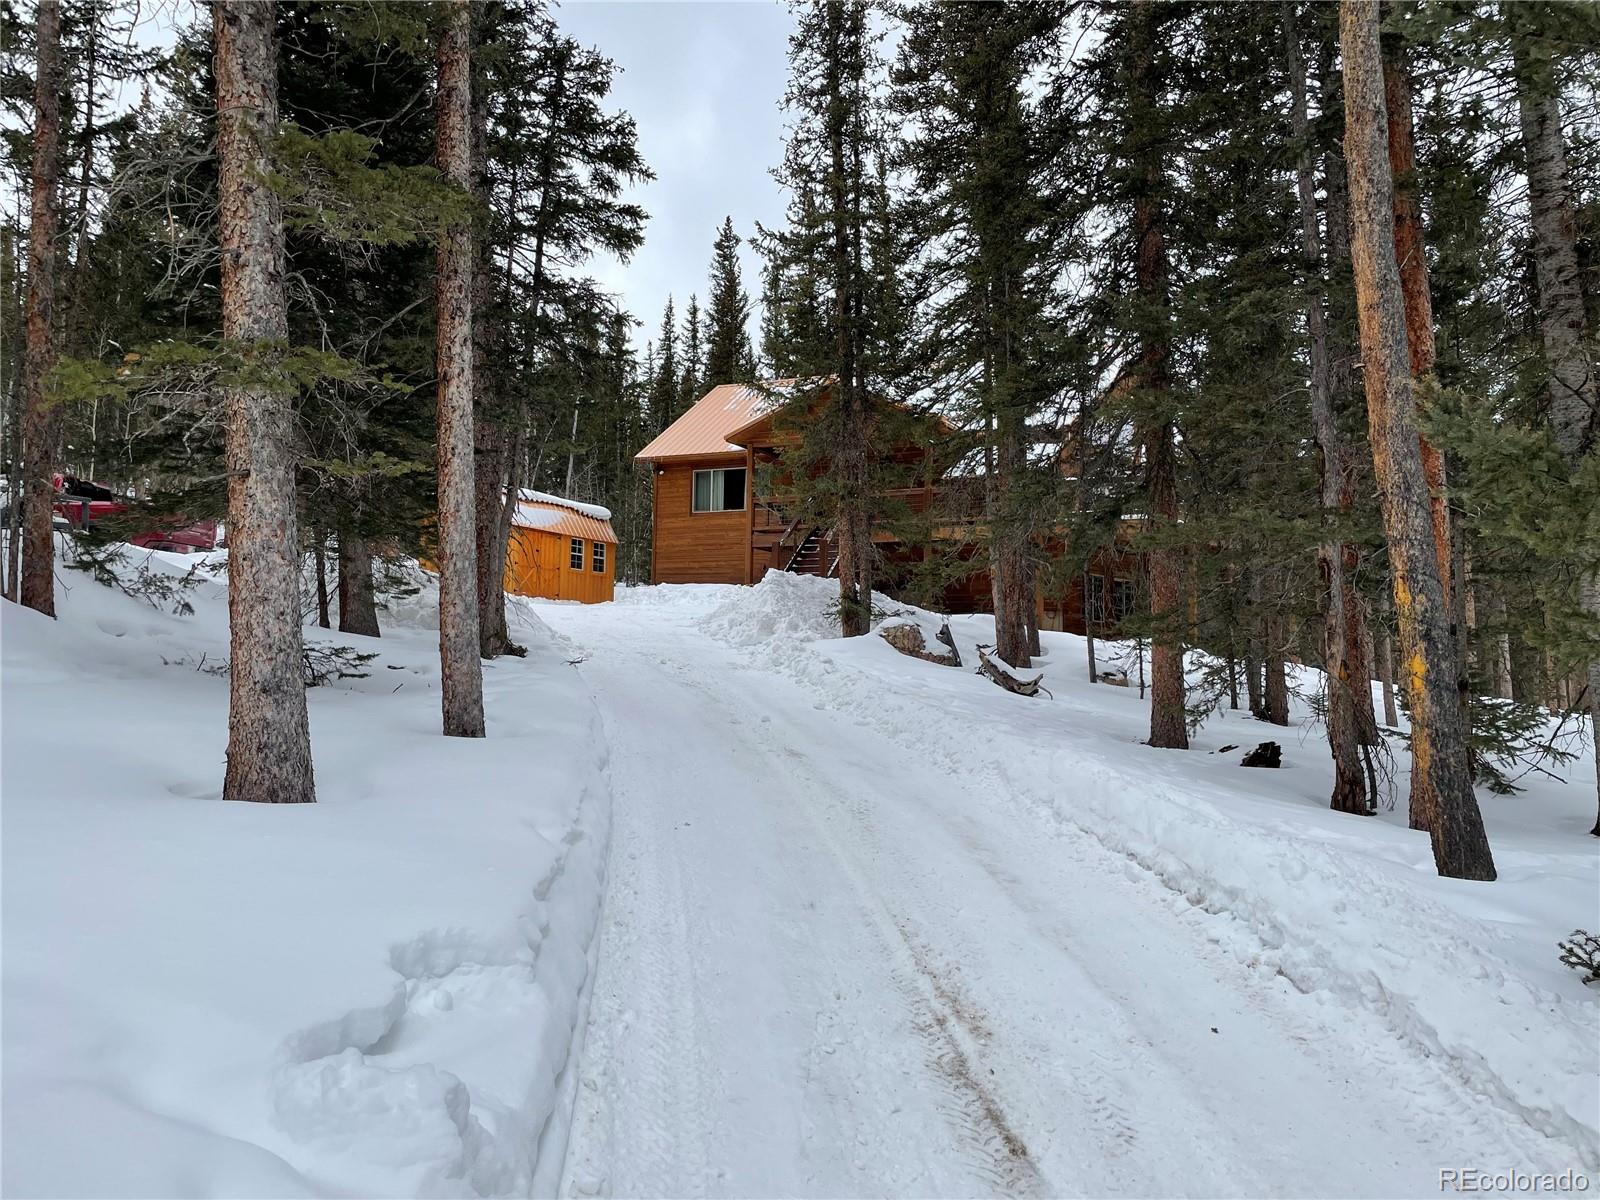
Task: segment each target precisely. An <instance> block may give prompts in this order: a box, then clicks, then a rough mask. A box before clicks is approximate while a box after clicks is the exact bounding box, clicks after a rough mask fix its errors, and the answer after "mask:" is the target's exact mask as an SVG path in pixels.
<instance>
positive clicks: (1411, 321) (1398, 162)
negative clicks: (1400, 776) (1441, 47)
mask: <svg viewBox="0 0 1600 1200" xmlns="http://www.w3.org/2000/svg"><path fill="white" fill-rule="evenodd" d="M1380 54H1381V57H1382V62H1383V93H1384V109H1385V113H1386V116H1387V124H1386V130H1387V139H1388V152H1389V172H1390V179H1391V180H1392V183H1393V191H1394V198H1393V203H1392V208H1393V212H1394V250H1395V260H1396V263H1397V264H1398V266H1399V269H1400V292H1401V295H1402V296H1403V297H1404V301H1405V322H1406V351H1407V356H1408V358H1409V360H1410V363H1411V377H1412V379H1413V380H1415V381H1417V382H1419V383H1420V382H1421V381H1423V380H1424V379H1428V378H1429V377H1431V376H1432V374H1433V367H1434V362H1435V360H1436V357H1437V355H1436V348H1435V343H1434V335H1433V300H1432V296H1431V295H1430V292H1429V288H1428V259H1427V251H1426V243H1425V241H1424V237H1423V229H1422V204H1421V201H1420V198H1419V197H1418V194H1417V153H1416V138H1415V133H1414V129H1413V120H1412V112H1411V76H1410V74H1409V72H1408V71H1407V68H1406V53H1405V44H1404V42H1403V41H1402V40H1401V38H1400V37H1399V35H1397V34H1396V35H1385V36H1383V37H1382V39H1381V44H1380ZM1416 398H1417V399H1416V403H1417V404H1418V405H1419V407H1420V405H1421V403H1422V399H1423V393H1421V392H1417V393H1416ZM1417 445H1418V448H1419V450H1420V452H1421V455H1422V470H1423V474H1424V476H1425V477H1426V479H1427V481H1428V509H1429V516H1430V519H1431V521H1432V525H1433V548H1434V556H1435V557H1436V558H1437V559H1438V560H1439V582H1440V585H1441V586H1442V587H1443V588H1444V603H1445V611H1446V613H1447V615H1448V616H1449V617H1450V618H1452V619H1451V620H1450V622H1449V628H1450V636H1451V639H1452V641H1453V643H1454V644H1455V651H1454V653H1453V654H1452V656H1451V662H1452V663H1453V666H1452V667H1451V668H1450V670H1451V672H1452V673H1453V674H1454V675H1455V677H1456V688H1457V703H1459V704H1461V705H1462V706H1463V709H1465V707H1466V704H1465V693H1464V692H1463V691H1462V690H1461V687H1462V679H1461V659H1462V652H1461V645H1460V639H1461V637H1462V635H1463V631H1462V630H1461V629H1460V628H1459V625H1458V623H1457V622H1456V621H1455V620H1454V619H1453V618H1454V616H1455V614H1456V613H1457V612H1458V608H1459V598H1458V597H1457V596H1456V594H1455V591H1456V589H1455V586H1454V579H1455V571H1454V562H1455V556H1454V543H1453V539H1452V535H1451V529H1450V524H1451V522H1450V508H1449V496H1448V494H1447V491H1446V487H1447V483H1448V480H1447V478H1446V476H1447V474H1448V472H1447V470H1446V465H1445V459H1444V455H1443V454H1442V453H1441V452H1440V451H1439V449H1438V448H1437V447H1435V446H1434V445H1433V444H1432V443H1430V442H1429V441H1428V439H1427V437H1426V435H1425V434H1423V433H1422V432H1421V431H1420V430H1419V431H1418V433H1417ZM1429 786H1430V781H1429V779H1428V777H1427V776H1426V775H1425V774H1420V773H1415V772H1414V773H1413V774H1412V776H1411V811H1410V824H1411V828H1413V829H1426V828H1428V821H1429V813H1430V812H1431V811H1432V809H1433V805H1434V798H1433V796H1432V794H1431V792H1430V791H1429Z"/></svg>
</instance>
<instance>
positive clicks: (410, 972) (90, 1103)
mask: <svg viewBox="0 0 1600 1200" xmlns="http://www.w3.org/2000/svg"><path fill="white" fill-rule="evenodd" d="M131 561H132V562H136V563H145V562H147V563H148V565H149V567H150V569H151V570H152V571H154V572H155V573H157V574H158V575H165V576H167V577H175V576H177V575H179V574H181V573H182V572H183V571H184V570H185V569H186V568H187V567H189V566H190V565H192V564H193V563H194V561H195V560H194V559H189V558H181V557H177V556H167V555H162V554H153V555H149V556H148V558H147V556H146V553H145V552H143V551H141V552H138V554H137V557H136V558H135V559H133V560H131ZM61 580H62V584H63V585H64V586H65V587H66V588H70V591H69V592H67V593H66V594H65V595H64V596H62V597H61V599H60V608H61V619H60V620H59V621H58V622H51V621H48V620H46V619H44V618H42V617H39V616H38V615H37V614H35V613H32V612H28V611H25V610H22V609H19V608H18V607H17V606H15V605H11V604H6V605H0V619H3V625H0V638H3V643H4V646H3V648H4V677H3V682H4V688H3V714H0V715H3V721H4V744H3V766H4V771H3V790H4V943H5V945H4V948H5V955H4V1016H5V1022H4V1176H3V1185H0V1192H3V1193H4V1194H5V1195H6V1196H17V1197H22V1196H98V1197H132V1196H298V1195H357V1196H406V1195H477V1194H493V1195H516V1194H524V1195H525V1194H528V1193H529V1192H531V1191H543V1192H546V1193H548V1192H550V1191H552V1190H553V1189H554V1187H555V1184H556V1179H555V1178H554V1177H553V1173H554V1172H555V1171H556V1170H558V1169H559V1165H560V1161H561V1154H562V1148H563V1146H564V1143H565V1137H566V1130H567V1119H568V1116H569V1114H570V1112H571V1096H570V1090H571V1086H572V1083H573V1077H574V1074H575V1073H574V1072H572V1071H569V1070H567V1065H568V1062H569V1056H570V1051H571V1047H572V1044H573V1037H574V1034H575V1033H576V1032H580V1031H581V1028H582V1025H581V1013H582V999H583V996H582V989H583V987H584V985H585V982H586V980H587V979H588V978H589V975H590V970H589V967H590V962H589V960H590V956H591V953H592V950H593V944H594V939H593V934H594V930H595V928H596V923H597V918H598V911H599V902H600V896H601V884H602V878H603V872H604V856H605V846H606V839H607V836H608V823H609V811H610V808H609V800H608V797H607V795H606V793H605V774H604V772H605V760H604V745H605V744H604V741H603V740H602V739H601V738H600V737H599V736H598V718H597V713H596V710H595V707H594V705H593V703H592V701H591V700H590V698H589V696H588V692H587V689H586V688H585V686H584V684H583V682H582V680H581V679H580V678H579V677H578V675H577V673H576V672H575V671H574V670H573V669H572V668H571V667H570V666H569V665H568V663H567V660H568V659H570V658H573V657H576V656H575V655H574V654H573V653H572V652H571V651H570V649H569V648H566V647H564V646H562V645H561V644H559V642H558V640H557V639H556V638H554V637H553V636H552V635H551V634H550V633H549V631H548V630H547V629H545V628H544V627H543V626H542V625H539V624H538V623H537V622H536V621H534V620H531V619H528V618H526V617H525V618H524V620H523V621H522V622H521V624H520V627H519V629H518V635H519V638H520V639H521V640H522V641H524V642H526V643H528V645H529V646H530V650H531V653H530V655H529V657H528V658H527V659H525V660H515V659H506V660H501V661H499V662H496V663H494V664H493V665H491V666H489V667H488V668H487V669H486V671H485V686H486V692H487V707H488V714H489V734H490V737H489V739H488V740H486V741H481V742H466V741H459V740H447V739H445V738H443V737H441V736H439V719H440V718H439V694H438V690H437V673H438V635H437V633H436V632H435V628H436V624H437V608H436V606H434V605H430V604H428V603H427V598H426V594H424V595H423V596H422V597H419V598H416V599H413V600H411V601H409V602H407V603H406V604H405V605H404V606H402V608H401V609H400V610H399V611H392V612H389V613H387V614H385V621H384V623H385V633H384V636H383V638H382V639H381V640H373V639H368V638H361V637H356V636H341V635H339V634H337V633H329V632H328V631H326V630H316V629H313V630H308V637H309V639H310V640H312V641H314V642H318V643H325V644H337V645H351V646H358V647H360V648H361V649H362V650H364V651H372V652H376V653H377V654H378V656H379V657H378V658H377V659H375V660H374V661H373V662H371V663H369V664H368V665H367V666H366V667H365V668H364V669H365V670H366V671H367V672H368V673H369V674H368V677H367V678H365V679H351V680H345V681H343V682H341V683H338V684H335V685H330V686H327V687H319V688H316V689H313V690H312V691H310V692H309V693H308V695H309V697H310V701H311V733H312V744H313V750H314V753H315V757H316V771H317V791H318V803H317V804H316V805H313V806H290V807H276V806H261V805H248V804H224V803H222V802H221V801H220V800H219V799H218V798H217V797H218V793H219V790H220V788H221V780H222V752H223V747H224V745H225V742H226V722H227V680H226V678H224V677H220V676H217V675H214V674H211V673H209V672H208V670H207V669H205V668H207V667H209V666H215V664H216V663H217V662H219V661H221V660H224V659H225V658H226V655H227V636H226V593H225V589H224V588H223V587H221V586H219V585H218V584H216V583H203V584H201V585H200V586H198V587H196V588H194V589H192V590H191V591H190V593H189V598H190V600H191V602H192V603H193V606H194V608H195V612H194V614H193V615H192V616H176V615H171V614H170V613H169V612H166V611H158V610H156V609H154V608H152V607H150V606H149V605H147V604H146V603H144V602H143V601H142V600H137V599H133V598H130V597H128V596H124V595H122V594H119V593H117V592H115V591H112V590H111V589H109V588H106V587H103V586H101V585H99V584H97V583H94V582H92V581H91V580H89V579H88V578H87V577H85V576H83V575H81V574H77V573H75V572H70V571H68V572H63V573H62V576H61ZM541 1163H543V1164H548V1165H546V1166H544V1168H543V1174H542V1175H541V1174H540V1166H539V1164H541Z"/></svg>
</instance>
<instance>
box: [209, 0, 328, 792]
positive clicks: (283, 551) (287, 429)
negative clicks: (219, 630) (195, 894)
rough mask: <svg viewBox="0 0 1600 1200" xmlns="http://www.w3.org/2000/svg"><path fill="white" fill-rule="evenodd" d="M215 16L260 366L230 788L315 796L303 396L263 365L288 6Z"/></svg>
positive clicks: (243, 346)
mask: <svg viewBox="0 0 1600 1200" xmlns="http://www.w3.org/2000/svg"><path fill="white" fill-rule="evenodd" d="M211 13H212V33H213V36H214V38H215V41H216V81H217V159H218V173H219V180H218V196H219V207H220V222H219V233H220V240H221V246H222V335H223V338H224V339H225V340H226V341H227V343H228V344H229V345H230V346H231V347H233V349H234V350H235V351H236V352H237V353H239V354H241V355H243V356H244V357H245V358H246V360H247V361H250V362H252V363H253V364H254V365H255V367H256V370H255V371H254V372H252V375H253V376H254V377H255V378H254V379H252V380H251V381H250V382H245V383H239V384H235V385H234V386H231V387H229V388H227V389H226V390H225V392H224V403H225V411H226V442H227V456H228V645H229V665H230V670H229V673H228V674H229V695H228V767H227V772H226V775H225V777H224V779H223V784H222V796H223V799H225V800H250V801H257V802H261V803H270V804H299V803H309V802H311V801H313V800H315V799H316V787H315V783H314V781H313V778H312V769H311V733H310V728H309V725H308V723H307V718H306V691H305V683H304V680H303V678H302V670H303V663H302V645H301V633H300V563H301V559H300V535H299V531H298V529H297V528H296V525H297V523H298V520H299V515H298V512H297V509H296V498H295V468H296V455H295V449H294V403H293V399H294V393H293V388H292V386H291V385H290V384H289V383H288V382H287V381H285V380H282V379H273V378H272V377H271V373H270V372H263V371H262V370H261V368H262V367H270V366H271V364H272V362H273V359H274V358H275V357H276V356H277V355H278V354H280V353H281V352H282V349H283V346H284V344H285V343H286V342H287V340H288V336H289V311H288V301H287V298H286V294H285V291H284V241H283V214H282V210H281V209H280V207H279V201H278V196H277V193H275V192H274V191H273V190H272V188H271V187H270V186H268V184H267V182H266V178H265V177H266V175H267V172H268V171H270V170H271V163H272V140H273V138H274V137H275V136H276V134H277V130H278V76H277V61H278V46H277V37H276V31H275V28H274V22H275V20H276V17H277V5H276V4H275V3H263V2H261V0H219V2H218V3H216V4H214V5H213V6H212V10H211ZM263 375H266V378H265V379H264V380H262V379H261V377H262V376H263ZM257 380H260V381H259V382H258V381H257Z"/></svg>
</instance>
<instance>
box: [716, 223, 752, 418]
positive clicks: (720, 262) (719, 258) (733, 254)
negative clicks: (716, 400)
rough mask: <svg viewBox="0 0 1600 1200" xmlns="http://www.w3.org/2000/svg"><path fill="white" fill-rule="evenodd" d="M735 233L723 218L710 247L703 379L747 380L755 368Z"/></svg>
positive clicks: (722, 381)
mask: <svg viewBox="0 0 1600 1200" xmlns="http://www.w3.org/2000/svg"><path fill="white" fill-rule="evenodd" d="M739 240H740V239H739V235H738V234H736V233H735V232H734V231H733V218H732V217H725V218H723V222H722V229H721V230H720V231H719V232H718V234H717V239H716V241H715V242H713V243H712V247H711V289H710V291H709V292H707V297H708V300H707V308H706V365H705V381H706V384H707V385H708V386H710V387H715V386H716V385H717V384H719V383H749V382H750V381H751V379H752V373H753V370H754V367H755V354H754V352H753V351H752V350H751V348H750V331H749V328H748V325H749V321H750V297H749V296H748V295H747V294H746V293H745V290H744V281H743V280H742V279H741V278H740V275H739Z"/></svg>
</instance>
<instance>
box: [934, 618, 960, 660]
mask: <svg viewBox="0 0 1600 1200" xmlns="http://www.w3.org/2000/svg"><path fill="white" fill-rule="evenodd" d="M934 636H935V637H936V638H938V639H939V640H940V641H941V642H943V643H944V644H945V645H946V646H949V647H950V653H949V654H947V655H945V657H946V658H948V659H949V660H950V665H951V666H952V667H959V666H960V665H961V651H959V650H957V649H956V638H955V634H953V633H951V632H950V622H949V621H948V620H946V621H945V622H944V624H942V625H940V626H939V632H938V633H936V634H934Z"/></svg>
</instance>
